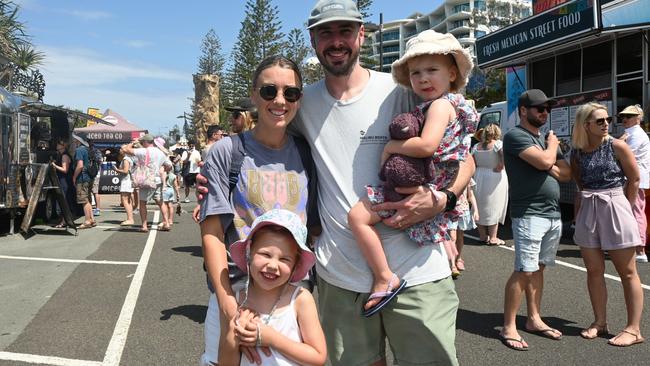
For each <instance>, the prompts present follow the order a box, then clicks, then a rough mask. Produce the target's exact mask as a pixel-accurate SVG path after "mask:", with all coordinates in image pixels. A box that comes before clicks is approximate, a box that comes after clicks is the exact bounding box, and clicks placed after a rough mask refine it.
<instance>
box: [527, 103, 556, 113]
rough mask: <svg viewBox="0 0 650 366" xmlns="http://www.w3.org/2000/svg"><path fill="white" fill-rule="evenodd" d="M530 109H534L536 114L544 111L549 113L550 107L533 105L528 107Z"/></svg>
mask: <svg viewBox="0 0 650 366" xmlns="http://www.w3.org/2000/svg"><path fill="white" fill-rule="evenodd" d="M528 108H530V109H536V110H537V113H544V111H546V112H548V113H551V107H549V106H546V105H533V106H530V107H528Z"/></svg>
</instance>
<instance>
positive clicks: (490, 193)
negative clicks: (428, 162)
mask: <svg viewBox="0 0 650 366" xmlns="http://www.w3.org/2000/svg"><path fill="white" fill-rule="evenodd" d="M474 136H475V137H476V138H477V139H478V140H479V143H478V144H476V145H474V147H473V148H472V156H474V161H475V163H476V172H475V173H474V180H475V181H476V194H475V197H476V203H477V206H478V212H479V219H478V221H477V222H476V224H477V225H478V231H479V236H480V238H481V241H482V242H484V243H485V244H487V245H503V244H504V241H503V240H501V239H499V238H498V237H497V231H498V226H499V223H501V224H502V225H503V222H504V221H505V219H506V211H507V208H508V178H507V176H506V172H505V170H504V169H503V168H504V165H503V143H502V142H501V140H500V138H501V129H500V128H499V126H497V125H495V124H490V125H487V126H486V127H484V128H482V129H480V130H478V131H476V133H475V134H474Z"/></svg>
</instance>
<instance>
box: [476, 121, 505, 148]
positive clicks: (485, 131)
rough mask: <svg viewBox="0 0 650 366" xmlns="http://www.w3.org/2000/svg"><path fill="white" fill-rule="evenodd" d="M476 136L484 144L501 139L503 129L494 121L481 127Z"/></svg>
mask: <svg viewBox="0 0 650 366" xmlns="http://www.w3.org/2000/svg"><path fill="white" fill-rule="evenodd" d="M474 137H475V138H476V139H477V140H479V142H481V143H482V144H487V143H488V142H490V141H495V140H499V139H501V129H500V128H499V126H497V125H495V124H494V123H490V124H489V125H487V126H485V127H483V128H481V129H480V130H478V131H476V132H475V133H474Z"/></svg>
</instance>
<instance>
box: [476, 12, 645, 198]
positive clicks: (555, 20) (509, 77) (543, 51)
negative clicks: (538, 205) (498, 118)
mask: <svg viewBox="0 0 650 366" xmlns="http://www.w3.org/2000/svg"><path fill="white" fill-rule="evenodd" d="M532 5H533V15H532V16H530V17H528V18H525V19H523V20H521V21H519V22H517V23H515V24H512V25H510V26H508V27H505V28H502V29H499V30H497V31H495V32H492V33H489V34H487V35H485V36H483V37H481V38H479V39H477V41H476V57H477V65H478V67H479V68H481V69H490V68H505V70H506V82H507V85H506V89H507V101H506V103H507V120H512V121H514V120H517V119H518V118H517V99H518V96H519V95H520V94H521V93H522V92H523V91H524V90H526V89H533V88H534V89H541V90H543V91H544V93H545V94H546V95H547V96H549V97H551V98H554V99H555V100H557V101H558V104H557V105H556V106H554V108H553V109H552V110H551V113H550V114H549V119H548V121H547V123H546V124H545V126H544V130H549V129H552V130H553V132H554V133H555V134H556V135H557V136H558V138H559V139H560V141H561V146H562V148H563V151H564V153H565V154H566V155H567V156H568V153H569V150H570V140H571V132H572V128H573V123H574V121H575V115H576V111H577V109H578V108H579V107H580V105H582V104H584V103H587V102H590V101H596V102H599V103H601V104H604V105H606V106H607V108H608V109H609V113H610V115H612V116H615V115H616V114H617V113H618V112H619V111H621V110H622V109H623V108H625V107H626V106H628V105H631V104H639V105H641V106H642V107H643V109H644V110H645V111H646V115H648V110H649V107H650V53H649V51H650V47H649V41H648V39H649V36H650V33H649V29H650V7H649V6H648V2H647V1H640V0H569V1H567V0H533V2H532ZM646 122H647V121H646ZM623 130H624V128H623V125H622V122H621V121H618V120H616V122H614V123H612V124H611V125H610V133H611V134H612V135H613V136H619V135H621V134H622V133H623ZM543 132H544V133H545V132H546V131H543ZM574 195H575V184H574V183H566V184H561V199H560V201H561V202H562V203H568V204H572V203H573V197H574Z"/></svg>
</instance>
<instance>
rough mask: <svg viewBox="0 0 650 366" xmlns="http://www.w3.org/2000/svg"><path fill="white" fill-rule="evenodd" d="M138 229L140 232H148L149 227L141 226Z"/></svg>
mask: <svg viewBox="0 0 650 366" xmlns="http://www.w3.org/2000/svg"><path fill="white" fill-rule="evenodd" d="M138 231H139V232H141V233H148V232H149V228H146V227H141V228H139V229H138Z"/></svg>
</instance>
